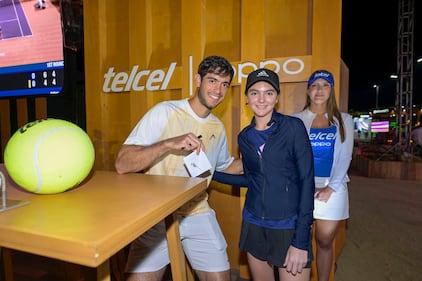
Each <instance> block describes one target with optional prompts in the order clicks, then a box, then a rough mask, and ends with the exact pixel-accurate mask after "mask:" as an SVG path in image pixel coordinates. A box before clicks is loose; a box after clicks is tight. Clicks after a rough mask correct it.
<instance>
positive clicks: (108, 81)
mask: <svg viewBox="0 0 422 281" xmlns="http://www.w3.org/2000/svg"><path fill="white" fill-rule="evenodd" d="M138 68H139V65H134V66H133V68H132V71H131V72H130V74H127V73H126V72H118V73H115V72H114V67H110V68H109V69H108V71H107V73H106V74H104V84H103V92H105V93H110V92H115V93H118V92H128V91H130V90H134V91H144V90H145V89H146V90H148V91H156V90H165V89H167V85H168V83H169V81H170V79H171V76H172V75H173V72H174V69H175V68H176V63H175V62H172V63H171V64H170V67H169V69H168V70H167V73H166V72H165V71H164V70H162V69H157V70H154V71H150V70H141V71H139V72H138ZM142 78H145V79H142ZM142 82H144V83H142Z"/></svg>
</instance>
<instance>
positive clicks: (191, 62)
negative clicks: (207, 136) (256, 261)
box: [84, 0, 348, 277]
mask: <svg viewBox="0 0 422 281" xmlns="http://www.w3.org/2000/svg"><path fill="white" fill-rule="evenodd" d="M341 8H342V7H341V0H314V1H312V0H295V1H291V0H262V1H253V0H243V1H242V0H212V1H211V0H208V1H206V0H202V1H200V0H190V1H188V0H179V1H177V0H176V1H175V0H161V1H155V0H142V1H131V0H120V1H112V0H90V1H85V2H84V32H85V72H86V78H85V80H86V120H87V131H88V134H89V135H90V136H91V137H92V139H93V141H94V145H95V148H96V153H97V155H96V163H95V167H96V168H97V169H111V170H112V169H114V166H113V165H114V159H115V157H116V154H117V152H118V150H119V147H120V145H121V144H122V142H123V141H124V140H125V138H126V137H127V135H128V134H129V132H130V131H131V130H132V128H133V126H134V125H135V124H136V123H137V121H138V120H139V119H140V118H141V117H142V116H143V115H144V114H145V112H146V111H147V110H148V109H150V108H151V107H152V106H153V105H155V104H156V103H158V102H160V101H164V100H169V99H179V98H187V97H189V96H191V95H192V94H193V93H194V91H195V88H194V83H193V75H194V74H195V72H196V68H197V66H198V64H199V62H200V61H201V60H202V59H203V58H204V57H206V56H208V55H215V54H216V55H221V56H224V57H226V58H227V59H228V60H229V61H230V62H231V63H232V64H233V66H234V68H235V69H236V77H235V78H234V80H233V85H232V87H231V89H230V92H229V94H228V97H227V98H226V99H225V101H224V102H223V104H222V105H220V106H219V107H218V109H217V110H216V111H215V114H216V115H217V116H218V117H220V118H221V120H222V121H223V122H224V124H225V125H226V129H227V132H228V137H229V142H230V144H231V152H232V153H233V154H234V155H237V153H238V152H237V144H236V137H237V134H238V132H239V131H240V129H241V128H243V127H244V126H246V125H247V124H248V123H249V122H250V119H251V116H252V112H251V111H250V110H249V108H248V106H247V105H246V104H245V97H244V94H243V92H244V82H245V77H246V76H247V74H248V73H249V72H250V71H252V70H254V69H255V68H256V67H261V66H267V67H269V68H272V69H274V70H276V71H277V72H278V73H279V75H280V78H281V98H280V101H279V104H278V110H279V111H280V112H283V113H287V114H289V113H292V112H293V111H297V110H301V109H302V108H303V106H304V102H305V99H306V94H305V90H306V79H307V77H308V76H309V75H310V73H311V71H313V70H316V69H320V68H325V69H328V70H330V71H331V72H332V73H333V74H334V76H335V78H336V81H337V83H336V86H335V88H336V89H335V90H336V93H337V99H338V100H339V101H340V104H341V108H342V110H347V95H348V92H347V88H348V71H347V67H346V66H344V64H343V63H342V60H341V54H340V48H341V45H340V44H341ZM210 193H211V196H210V202H211V204H212V205H213V207H214V208H215V209H216V211H217V216H218V218H219V220H220V223H221V224H222V228H223V231H224V234H225V236H226V238H227V240H228V244H229V257H230V261H231V263H232V267H233V268H239V269H240V270H241V275H243V276H244V277H245V276H246V275H247V270H246V269H245V268H246V266H245V264H246V262H245V260H243V257H242V255H241V254H239V251H238V249H237V242H238V234H239V229H240V210H241V206H242V204H243V198H244V193H243V191H241V192H239V191H238V190H232V189H231V187H227V186H222V185H217V184H215V183H213V184H212V189H211V191H210ZM222 214H224V216H223V215H222Z"/></svg>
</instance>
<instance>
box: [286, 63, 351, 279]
mask: <svg viewBox="0 0 422 281" xmlns="http://www.w3.org/2000/svg"><path fill="white" fill-rule="evenodd" d="M293 115H294V116H296V117H299V118H300V119H302V121H303V123H304V124H305V127H306V130H307V131H308V135H309V140H310V141H311V145H312V150H313V154H314V166H315V200H314V205H315V209H314V219H315V240H316V264H317V271H318V280H319V281H326V280H328V279H329V276H330V271H331V265H332V261H333V241H334V237H335V235H336V232H337V228H338V226H339V222H340V221H341V220H344V219H347V218H348V217H349V197H348V190H347V182H348V181H349V177H348V176H347V171H348V169H349V165H350V162H351V160H352V152H353V130H354V127H353V119H352V117H351V116H350V115H349V114H347V113H344V112H340V111H339V109H338V107H337V103H336V98H335V93H334V77H333V75H332V74H331V73H330V72H328V71H326V70H318V71H315V72H314V73H312V75H311V76H310V78H309V80H308V90H307V100H306V106H305V108H304V110H303V111H301V112H298V113H295V114H293Z"/></svg>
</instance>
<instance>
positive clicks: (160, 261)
mask: <svg viewBox="0 0 422 281" xmlns="http://www.w3.org/2000/svg"><path fill="white" fill-rule="evenodd" d="M179 227H180V238H181V241H182V246H183V250H184V251H185V254H186V257H187V258H188V260H189V262H190V264H191V266H192V268H193V269H195V270H200V271H205V272H220V271H225V270H228V269H230V264H229V260H228V257H227V252H226V248H227V243H226V240H225V239H224V236H223V233H222V232H221V229H220V226H219V225H218V222H217V218H216V216H215V212H214V210H210V211H209V212H207V213H203V214H198V215H194V216H187V217H179ZM169 262H170V258H169V255H168V248H167V239H166V229H165V223H164V221H162V222H160V223H158V224H157V225H155V226H154V227H152V228H151V229H150V230H148V231H147V232H146V233H144V234H143V235H141V236H140V237H138V238H137V239H136V240H135V241H133V243H132V245H131V246H130V252H129V257H128V261H127V264H126V272H154V271H157V270H159V269H161V268H163V267H164V266H166V265H167V264H169Z"/></svg>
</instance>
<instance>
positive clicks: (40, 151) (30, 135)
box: [4, 118, 95, 194]
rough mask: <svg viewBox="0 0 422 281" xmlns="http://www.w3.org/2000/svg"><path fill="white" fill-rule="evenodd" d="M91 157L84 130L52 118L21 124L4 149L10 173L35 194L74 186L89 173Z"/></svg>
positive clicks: (15, 179) (61, 190)
mask: <svg viewBox="0 0 422 281" xmlns="http://www.w3.org/2000/svg"><path fill="white" fill-rule="evenodd" d="M94 159H95V151H94V146H93V144H92V142H91V139H90V138H89V136H88V135H87V134H86V133H85V131H83V130H82V129H81V128H80V127H78V126H77V125H75V124H73V123H71V122H68V121H64V120H60V119H53V118H47V119H42V120H37V121H34V122H30V123H28V124H26V125H24V126H23V127H21V128H20V129H19V130H17V131H16V132H15V133H14V134H13V135H12V137H11V138H10V139H9V141H8V142H7V144H6V148H5V150H4V165H5V167H6V169H7V172H8V173H9V175H10V177H11V178H12V179H13V180H14V181H15V182H16V183H17V184H18V185H20V186H21V187H22V188H24V189H26V190H28V191H30V192H33V193H37V194H53V193H60V192H63V191H66V190H68V189H70V188H72V187H75V186H77V185H78V184H79V183H81V182H82V181H83V180H84V179H85V178H86V177H87V176H88V174H89V173H90V171H91V169H92V166H93V165H94Z"/></svg>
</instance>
